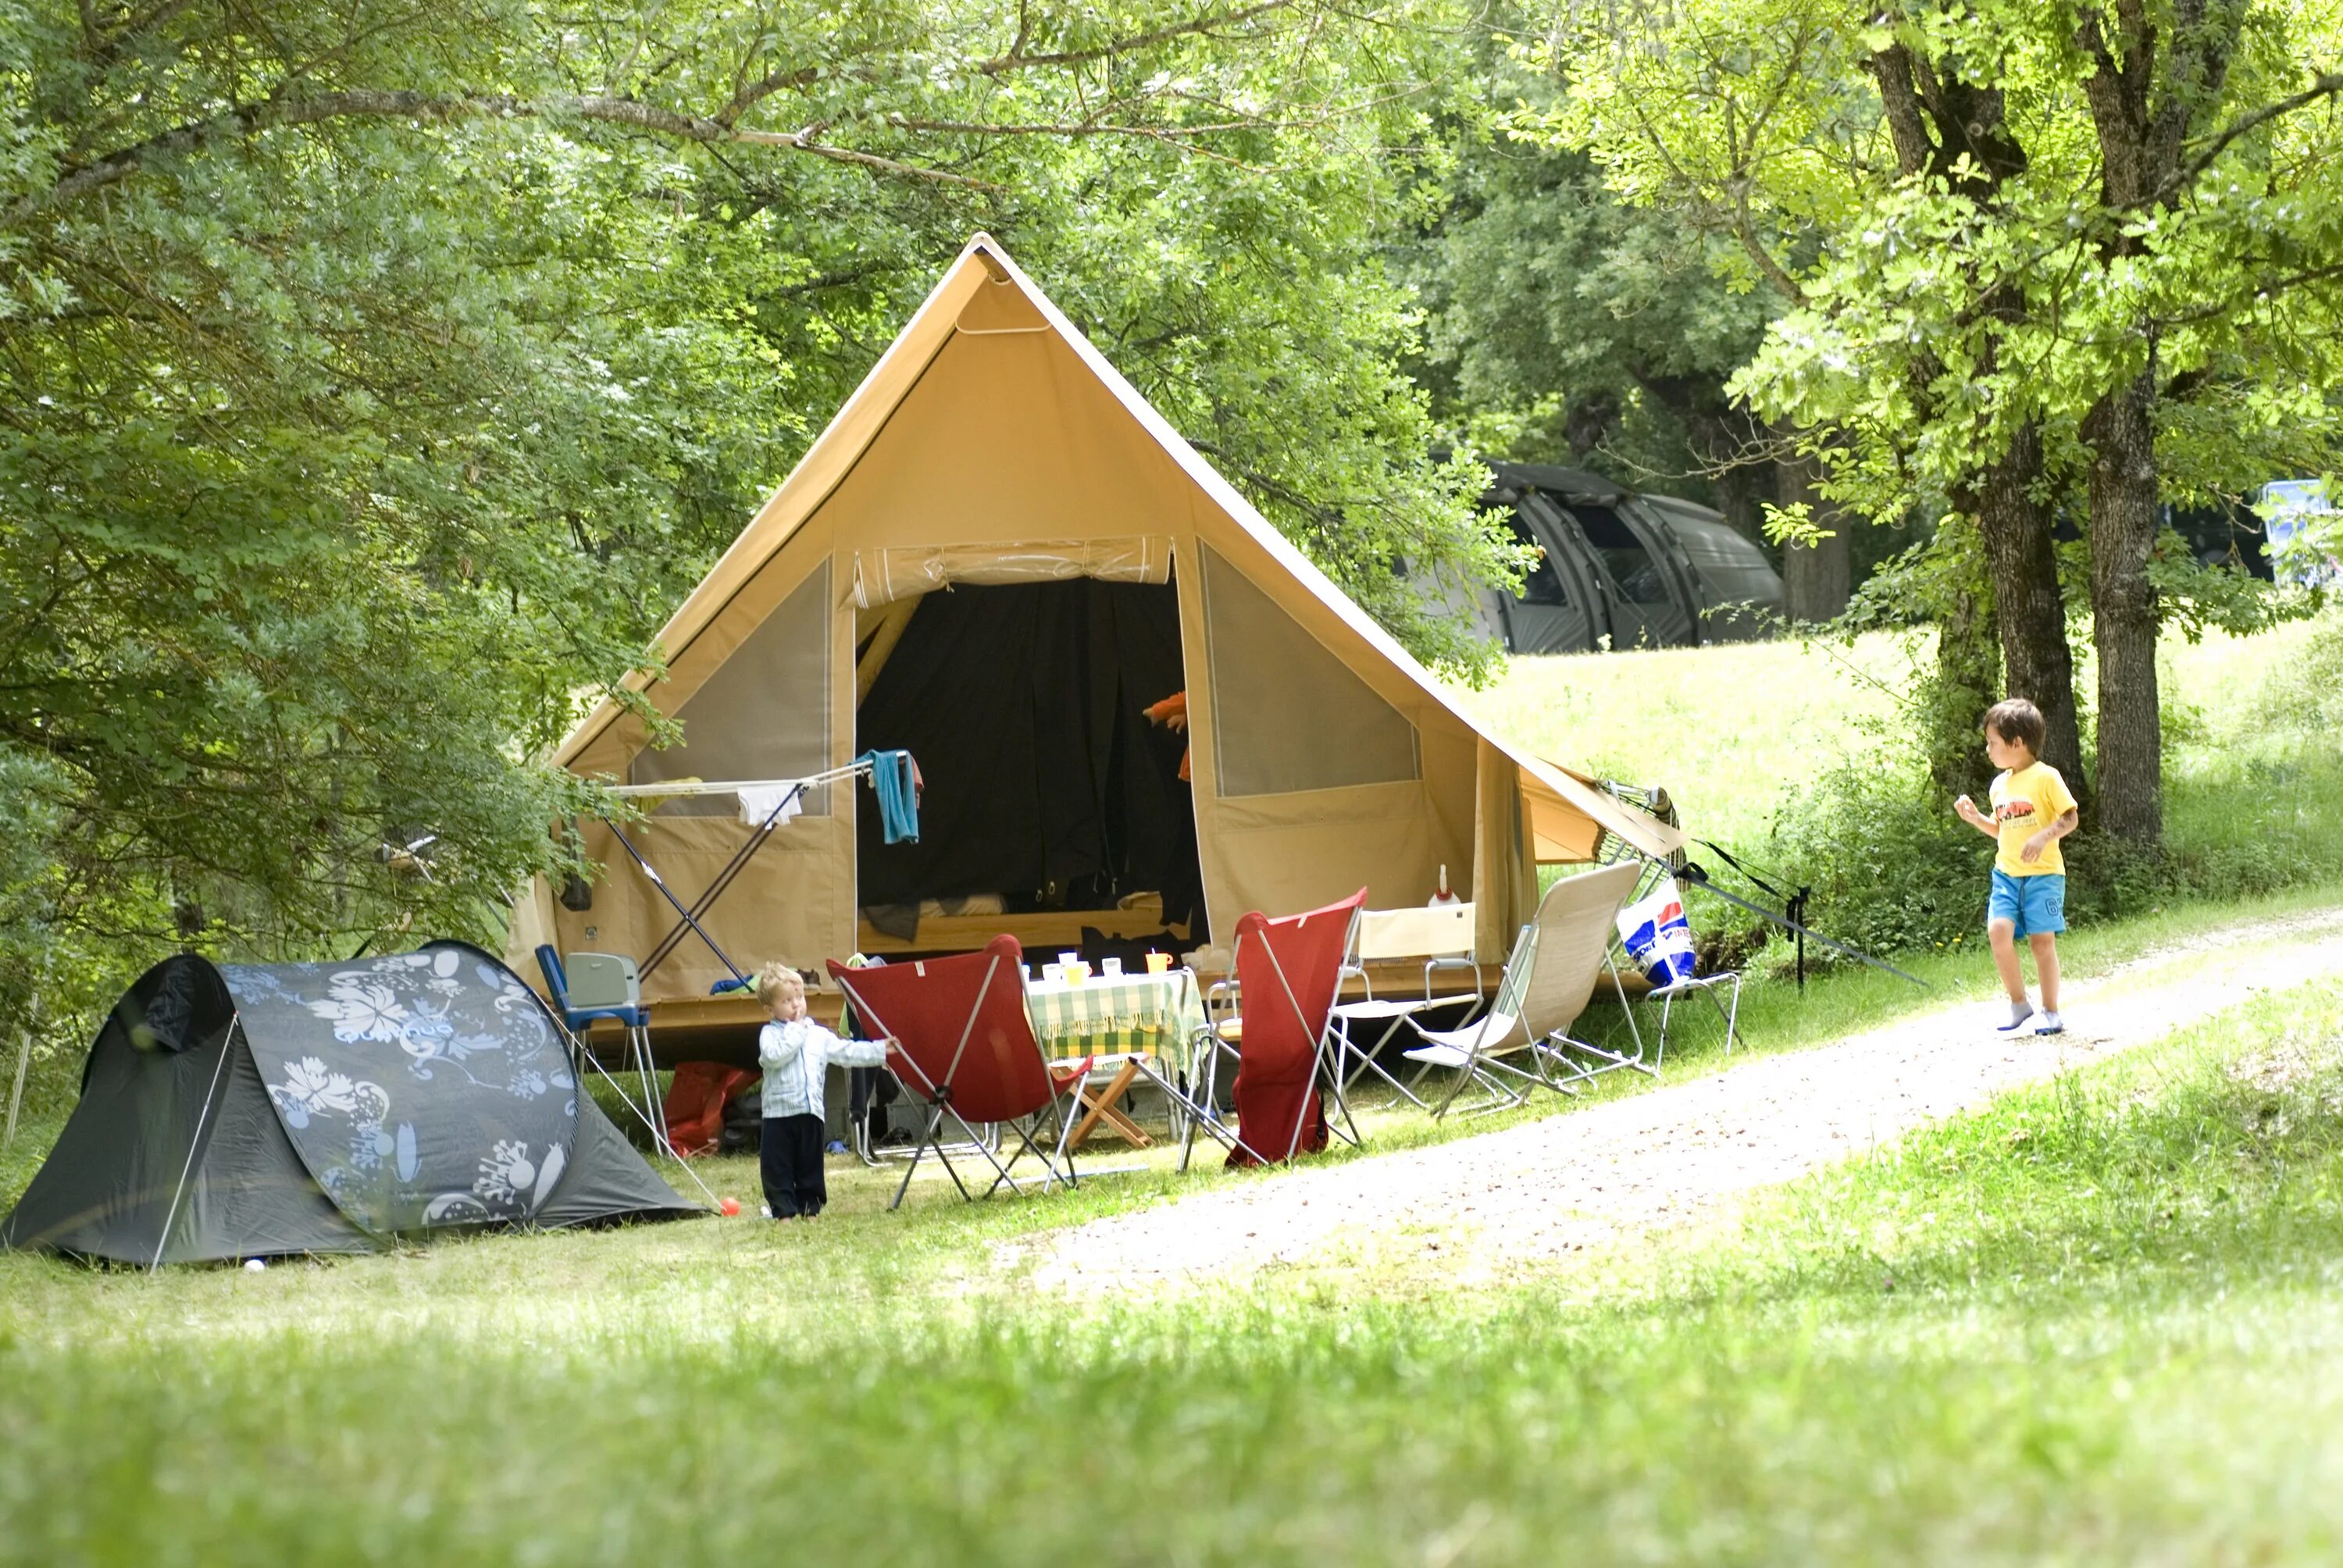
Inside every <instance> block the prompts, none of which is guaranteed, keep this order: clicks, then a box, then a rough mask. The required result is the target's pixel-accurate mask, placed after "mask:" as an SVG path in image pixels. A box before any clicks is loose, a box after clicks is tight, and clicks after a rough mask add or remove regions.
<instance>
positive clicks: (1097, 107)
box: [0, 0, 1503, 970]
mask: <svg viewBox="0 0 2343 1568" xmlns="http://www.w3.org/2000/svg"><path fill="white" fill-rule="evenodd" d="M1446 25H1447V21H1446V18H1445V17H1444V15H1443V14H1442V13H1441V12H1440V11H1439V9H1438V7H1437V6H1436V5H1431V4H1422V5H1418V4H1411V3H1408V0H1401V3H1398V4H1393V5H1370V6H1367V7H1363V8H1353V7H1337V6H1333V5H1317V4H1307V3H1303V0H1252V3H1250V4H1248V3H1246V0H1233V3H1222V4H1214V3H1212V0H1134V3H1123V4H1115V5H1084V4H1063V5H1051V4H1033V3H1027V4H1020V5H1007V4H1005V3H1002V4H981V5H973V6H970V5H940V4H931V3H921V0H876V3H861V0H856V3H850V4H848V5H842V6H822V7H815V6H805V5H747V6H741V5H715V4H710V3H699V4H690V3H686V4H659V3H654V0H645V3H643V4H639V5H633V4H621V5H617V6H615V7H613V6H605V7H598V8H594V9H589V10H572V9H570V8H568V7H565V6H562V5H549V4H533V3H526V0H468V3H463V4H456V5H437V6H424V7H415V6H409V5H398V4H390V3H387V0H337V3H335V4H330V5H314V4H299V5H293V4H272V3H268V0H220V3H206V0H196V3H194V4H167V3H166V4H151V5H150V4H135V3H126V4H112V3H109V0H95V3H91V0H84V3H82V4H79V5H70V6H69V5H63V4H59V3H56V0H0V95H5V114H6V116H7V135H6V137H5V140H0V649H5V652H4V653H0V779H5V780H6V782H7V784H8V786H9V787H8V788H7V789H6V790H5V805H0V836H5V840H6V841H7V842H8V843H9V845H10V846H11V850H10V853H11V855H12V856H15V857H16V859H11V860H10V861H9V862H8V863H7V864H6V865H5V867H0V871H5V875H6V877H7V879H8V882H7V893H8V902H9V909H10V911H13V912H14V915H22V916H23V917H24V918H25V919H26V920H35V921H36V922H38V923H39V924H40V925H41V927H42V928H43V929H44V930H46V931H47V932H48V933H49V935H50V936H51V937H55V935H57V934H58V933H60V932H62V933H64V934H65V936H66V937H69V938H73V939H74V940H80V941H84V942H87V943H91V944H96V950H101V951H102V952H103V953H104V954H105V955H106V959H107V960H108V962H107V963H106V964H105V965H104V966H102V967H104V968H107V969H116V970H118V967H119V965H120V963H121V962H122V961H123V960H124V959H125V958H126V956H129V955H133V954H135V953H136V952H137V951H138V950H140V949H141V948H143V947H151V946H153V945H154V944H157V943H160V942H163V941H166V940H176V939H179V938H183V937H187V936H198V938H199V940H203V941H205V942H208V943H213V944H226V945H230V946H236V947H242V948H246V949H252V948H257V949H259V950H268V951H302V952H307V951H314V950H319V949H321V948H322V949H326V950H331V949H333V948H334V947H336V946H337V945H338V944H342V943H346V942H347V941H349V940H351V939H353V938H354V937H356V936H358V935H359V934H361V933H374V932H377V931H379V930H381V929H382V927H383V926H384V924H385V922H386V921H392V920H399V919H408V918H411V919H414V920H419V921H421V922H423V923H424V924H426V925H427V926H429V927H430V928H431V929H434V930H475V931H477V930H480V929H481V928H482V927H483V925H484V924H485V923H486V922H488V920H490V919H491V918H492V917H491V915H490V913H489V910H488V904H489V903H490V902H491V901H496V900H500V896H501V894H502V893H503V891H504V890H506V889H508V888H509V887H511V886H513V885H514V884H515V883H516V882H517V881H518V879H521V878H522V877H523V876H524V875H526V874H527V873H528V872H530V871H533V870H538V869H546V868H548V867H551V866H554V865H556V864H557V863H558V861H559V859H560V856H561V853H562V851H561V849H560V847H559V846H558V844H557V843H556V841H555V840H554V839H552V838H551V837H549V836H548V832H547V824H548V822H551V821H553V820H556V819H558V818H560V817H562V816H564V815H566V814H569V813H571V812H574V811H575V810H577V809H579V808H580V806H581V805H584V804H586V803H587V802H586V801H585V799H583V798H582V797H581V791H580V788H579V786H578V785H576V784H575V783H574V782H572V781H570V780H568V779H564V778H562V777H560V776H558V775H556V774H552V773H549V772H548V771H546V770H544V769H539V768H537V767H535V766H532V765H531V764H530V763H529V762H528V759H529V758H530V757H532V756H534V755H535V754H537V752H538V750H539V749H541V748H542V747H543V746H544V745H545V744H546V743H547V742H548V740H550V739H553V738H554V737H556V736H557V735H558V734H559V733H560V732H561V731H562V730H563V729H565V728H566V726H567V725H568V723H569V722H570V720H571V719H572V718H573V717H574V716H575V714H576V713H577V711H578V706H579V704H580V703H581V702H582V701H587V700H590V699H592V698H593V697H594V696H595V695H597V694H598V693H599V692H601V691H605V690H608V689H612V688H613V686H614V685H615V683H616V682H617V681H618V679H619V678H621V677H622V676H623V675H624V674H625V673H626V672H627V671H628V669H630V668H636V667H638V666H639V665H641V664H642V663H644V661H645V660H646V658H655V650H650V649H648V648H647V643H648V640H649V638H650V636H651V635H652V633H653V632H654V631H655V629H656V628H657V627H658V625H659V622H660V621H661V620H662V619H663V618H664V616H665V614H666V612H667V611H668V609H669V608H670V607H671V606H672V605H673V604H674V603H675V602H676V600H677V599H678V598H679V596H680V594H681V593H682V592H683V591H684V589H685V588H688V587H689V584H690V583H691V582H692V581H694V580H695V579H696V578H697V577H698V576H699V573H700V572H701V571H702V570H703V569H704V568H705V567H706V565H707V563H708V562H709V560H710V559H711V558H712V557H713V555H714V554H715V553H716V552H717V551H718V550H719V549H720V548H721V547H722V545H723V544H724V543H725V542H727V541H729V538H730V537H731V535H732V534H733V532H734V531H735V530H736V529H737V528H738V527H739V522H740V520H741V518H743V517H744V516H745V515H746V513H747V510H748V509H749V507H751V506H752V505H753V502H754V500H755V498H756V497H757V496H758V495H759V493H760V492H761V491H763V490H765V489H766V488H768V487H770V486H771V485H772V484H773V483H775V482H776V481H777V480H778V478H779V476H780V475H781V474H782V473H784V472H785V471H786V469H787V467H789V463H790V462H791V461H792V460H793V459H794V457H795V456H796V455H797V453H798V452H799V450H801V449H802V447H803V446H804V444H805V443H806V441H807V440H809V438H810V437H811V435H812V433H813V432H814V431H815V430H816V429H818V428H819V427H820V425H821V424H822V423H823V422H824V421H825V420H826V419H827V417H829V414H830V411H831V410H832V409H833V408H834V407H836V406H837V404H838V403H839V402H840V400H841V399H842V398H843V397H844V396H845V394H846V392H847V391H848V390H849V389H850V387H852V385H853V384H854V383H855V381H856V380H858V379H859V378H860V375H861V374H862V372H863V371H864V369H865V368H867V367H868V365H869V363H870V360H871V359H872V358H873V357H875V355H876V354H877V352H878V351H879V350H880V347H883V345H884V344H885V342H886V341H887V339H888V337H890V335H891V333H892V331H893V329H894V327H895V325H896V324H897V323H898V322H899V321H900V318H901V317H902V316H903V315H904V314H905V313H906V312H907V311H908V309H909V308H910V307H911V306H913V305H915V304H916V303H917V301H918V299H919V298H920V296H921V295H922V294H923V293H924V292H925V290H926V289H927V287H928V286H930V283H931V282H932V280H933V277H934V275H935V273H936V270H937V268H938V267H939V266H940V264H941V262H942V260H943V259H944V258H945V257H947V256H950V254H951V253H952V252H953V250H955V249H956V248H957V247H958V246H959V245H960V242H961V241H962V240H963V239H964V238H965V237H966V235H967V234H968V232H970V230H971V229H974V228H976V227H979V226H986V227H990V228H991V229H993V230H994V231H995V232H997V233H999V234H1001V236H1003V238H1004V240H1006V241H1007V242H1008V243H1009V244H1010V245H1011V246H1013V247H1015V248H1016V249H1017V250H1018V252H1019V254H1020V255H1021V258H1023V259H1025V260H1026V261H1027V262H1028V264H1029V265H1030V266H1032V267H1033V268H1034V270H1036V271H1037V272H1038V273H1039V274H1040V275H1041V276H1044V277H1046V278H1047V279H1048V280H1049V282H1050V284H1051V288H1052V292H1053V294H1055V295H1056V296H1057V297H1058V298H1059V299H1060V300H1061V302H1062V303H1063V304H1065V305H1066V306H1067V307H1068V308H1069V309H1070V310H1071V312H1072V314H1074V315H1075V317H1077V319H1078V320H1079V321H1080V322H1081V325H1082V326H1083V327H1084V328H1085V329H1086V330H1088V331H1090V332H1091V333H1092V334H1094V335H1095V336H1096V337H1097V338H1098V339H1099V341H1100V342H1101V345H1102V347H1104V348H1105V349H1106V351H1107V353H1108V354H1109V355H1110V357H1112V358H1114V359H1115V361H1116V362H1117V363H1118V364H1119V365H1120V366H1121V367H1122V368H1123V369H1124V370H1125V371H1126V372H1127V373H1128V374H1130V375H1131V377H1133V379H1134V380H1135V381H1137V382H1138V383H1139V385H1140V386H1141V388H1142V390H1144V391H1145V392H1147V393H1148V394H1149V395H1150V396H1151V397H1155V398H1157V399H1158V400H1159V401H1160V402H1161V405H1162V406H1163V407H1164V408H1165V410H1166V412H1167V413H1168V414H1169V416H1170V417H1172V420H1173V421H1174V422H1175V423H1176V424H1177V425H1179V426H1180V427H1182V429H1183V430H1185V431H1187V432H1189V433H1190V434H1191V435H1192V437H1194V438H1195V439H1197V441H1198V442H1199V444H1200V445H1201V446H1202V447H1205V449H1206V450H1208V451H1209V452H1211V453H1212V455H1213V456H1214V457H1215V458H1216V460H1218V461H1219V462H1220V463H1222V466H1223V467H1225V468H1226V469H1227V470H1228V471H1229V472H1230V473H1231V475H1232V477H1234V478H1236V479H1237V481H1238V482H1239V483H1240V484H1241V485H1242V486H1244V487H1246V488H1247V489H1249V490H1250V491H1251V493H1252V495H1253V497H1254V498H1256V499H1257V500H1259V501H1260V502H1261V503H1262V505H1263V507H1264V508H1265V510H1267V511H1268V513H1269V515H1270V516H1271V517H1272V518H1273V519H1274V520H1275V521H1276V522H1277V523H1278V524H1279V525H1280V526H1281V527H1282V528H1286V529H1287V530H1288V531H1289V532H1291V533H1292V535H1293V536H1294V537H1295V538H1297V539H1298V540H1299V541H1300V542H1301V543H1302V545H1303V547H1304V548H1306V549H1307V550H1308V551H1309V552H1310V553H1311V554H1312V557H1313V558H1316V559H1317V560H1319V561H1320V562H1321V563H1322V564H1324V565H1325V566H1327V567H1328V568H1329V569H1330V570H1332V571H1333V572H1334V574H1335V575H1336V577H1337V578H1339V579H1340V580H1342V581H1343V583H1344V584H1345V586H1346V587H1348V588H1351V589H1352V590H1353V592H1354V593H1355V594H1357V595H1358V596H1359V597H1360V598H1361V599H1362V600H1363V602H1364V603H1366V604H1367V605H1368V607H1369V608H1371V609H1373V610H1374V611H1375V612H1376V613H1378V614H1380V615H1382V616H1383V618H1385V620H1386V621H1387V622H1388V623H1389V624H1391V625H1392V626H1393V628H1394V629H1395V630H1397V631H1398V632H1399V633H1401V635H1403V637H1405V638H1407V639H1409V640H1410V641H1411V642H1412V643H1413V645H1414V646H1415V647H1416V648H1418V649H1419V650H1420V651H1422V652H1423V653H1424V654H1426V655H1427V656H1428V657H1430V658H1433V659H1435V660H1440V661H1445V662H1448V663H1450V664H1452V665H1458V666H1462V667H1465V668H1471V667H1472V666H1473V661H1474V660H1475V659H1476V658H1479V657H1482V656H1481V655H1480V654H1479V653H1478V652H1477V651H1476V650H1475V649H1474V648H1473V647H1472V646H1471V645H1470V644H1468V643H1465V642H1463V640H1461V639H1460V638H1458V636H1457V634H1455V633H1454V632H1453V631H1451V630H1449V629H1448V628H1443V627H1442V626H1440V625H1437V624H1434V623H1431V622H1428V621H1426V620H1425V619H1423V618H1422V617H1421V615H1420V614H1419V612H1417V611H1416V610H1415V608H1413V605H1412V604H1410V603H1409V602H1407V601H1406V600H1404V599H1403V598H1402V597H1400V596H1399V595H1398V594H1397V592H1396V590H1395V585H1394V584H1393V580H1392V579H1391V578H1390V576H1389V573H1388V571H1387V570H1385V569H1383V568H1381V567H1380V566H1378V565H1377V564H1375V563H1380V562H1383V561H1385V560H1388V559H1389V558H1391V557H1392V556H1393V555H1394V554H1395V553H1398V552H1399V550H1400V549H1401V548H1404V549H1405V551H1406V552H1407V553H1409V554H1411V555H1413V556H1416V557H1418V558H1432V559H1434V560H1447V561H1451V562H1455V563H1460V564H1461V565H1462V566H1463V568H1464V569H1468V570H1472V571H1474V572H1476V573H1479V574H1481V575H1487V573H1489V572H1491V571H1496V570H1501V569H1502V565H1503V550H1502V548H1501V547H1500V546H1498V545H1496V544H1494V543H1493V541H1492V540H1491V539H1490V538H1488V537H1487V536H1486V535H1485V534H1484V532H1483V529H1482V528H1481V526H1480V525H1479V524H1478V523H1477V522H1476V521H1475V520H1474V519H1473V516H1472V513H1471V509H1470V505H1469V498H1470V496H1471V494H1472V492H1473V490H1474V489H1476V488H1477V476H1476V475H1473V474H1471V473H1468V472H1466V471H1464V470H1463V469H1462V468H1460V467H1443V466H1441V465H1438V464H1435V463H1434V462H1433V461H1432V460H1431V459H1430V458H1429V457H1427V456H1425V454H1427V453H1428V452H1429V450H1430V448H1431V446H1432V440H1431V427H1430V425H1429V420H1428V416H1427V414H1426V411H1425V408H1424V405H1423V399H1422V398H1421V397H1420V396H1419V395H1418V394H1417V393H1416V392H1415V391H1414V390H1413V388H1412V387H1410V386H1409V384H1408V383H1407V382H1406V381H1405V380H1404V379H1403V377H1402V376H1401V375H1400V374H1399V373H1398V372H1397V371H1396V370H1395V369H1394V368H1393V366H1394V363H1395V360H1396V358H1397V357H1398V356H1399V355H1400V354H1402V353H1403V352H1404V351H1405V350H1406V349H1407V348H1408V347H1409V346H1410V345H1411V343H1412V341H1413V333H1414V330H1415V325H1416V324H1415V322H1414V321H1413V318H1412V317H1411V316H1410V314H1409V313H1408V311H1407V309H1406V308H1405V307H1404V305H1403V302H1402V301H1401V299H1400V298H1399V297H1398V296H1397V295H1396V294H1395V293H1394V291H1393V288H1392V287H1391V286H1390V285H1389V283H1388V281H1387V280H1386V278H1385V277H1384V276H1383V273H1382V271H1381V269H1380V267H1379V266H1378V265H1377V263H1376V262H1375V260H1374V259H1373V257H1372V256H1370V255H1368V254H1366V250H1365V246H1363V236H1365V235H1366V234H1368V233H1370V232H1371V231H1373V228H1374V227H1375V226H1379V225H1383V224H1385V223H1388V222H1390V221H1393V218H1394V216H1395V215H1399V214H1403V213H1405V212H1407V211H1408V210H1410V206H1411V204H1412V203H1413V202H1416V201H1418V200H1420V199H1421V196H1420V191H1421V188H1422V186H1421V176H1423V174H1424V173H1425V171H1426V168H1427V166H1426V164H1425V162H1424V155H1422V154H1421V153H1419V152H1414V151H1410V150H1408V149H1410V148H1413V147H1415V146H1417V145H1418V144H1420V143H1421V141H1422V140H1423V138H1422V136H1421V129H1422V126H1423V124H1424V123H1425V116H1427V114H1428V112H1429V107H1430V105H1431V103H1432V102H1433V97H1434V95H1436V94H1437V92H1438V91H1439V90H1440V88H1439V84H1438V82H1437V80H1436V72H1435V70H1434V65H1436V60H1435V58H1434V55H1436V48H1437V45H1438V43H1439V40H1440V38H1441V37H1442V36H1443V28H1444V27H1445V26H1446ZM427 833H428V834H436V835H437V839H436V841H435V842H434V843H433V844H431V845H430V846H429V847H428V848H427V850H426V851H425V853H424V855H423V857H422V859H421V863H420V864H419V865H418V864H417V859H416V858H412V857H408V856H407V855H405V854H403V853H398V852H395V851H397V850H400V849H403V848H404V846H406V845H407V844H408V843H410V842H412V841H413V840H414V839H419V838H421V837H422V836H423V835H425V834H427ZM14 915H12V918H14ZM76 934H77V935H76Z"/></svg>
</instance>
